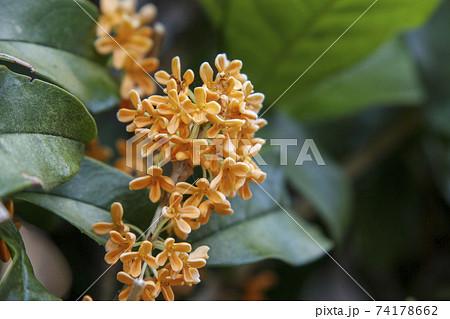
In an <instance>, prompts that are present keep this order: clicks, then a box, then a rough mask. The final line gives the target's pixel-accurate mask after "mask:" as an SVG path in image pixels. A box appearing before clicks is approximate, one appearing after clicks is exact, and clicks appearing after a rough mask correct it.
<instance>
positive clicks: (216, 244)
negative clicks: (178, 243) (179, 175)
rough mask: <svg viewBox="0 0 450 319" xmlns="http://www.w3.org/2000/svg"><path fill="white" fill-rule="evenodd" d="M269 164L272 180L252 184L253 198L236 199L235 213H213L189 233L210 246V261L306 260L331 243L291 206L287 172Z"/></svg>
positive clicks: (193, 239) (195, 242)
mask: <svg viewBox="0 0 450 319" xmlns="http://www.w3.org/2000/svg"><path fill="white" fill-rule="evenodd" d="M265 169H266V171H268V176H267V180H266V181H265V182H264V183H263V184H262V185H261V187H263V188H261V187H260V186H258V185H252V187H251V189H252V192H253V197H252V198H251V199H249V200H247V201H243V200H242V199H241V198H240V197H236V198H234V199H232V200H231V205H232V207H233V209H234V214H233V215H229V216H220V215H217V214H215V213H211V214H212V216H211V219H210V221H209V222H208V223H207V224H206V225H204V226H202V227H201V228H200V229H199V230H196V231H195V232H193V233H192V234H191V237H189V241H190V242H192V243H193V245H194V246H200V245H208V246H210V248H211V250H210V251H209V255H210V259H209V260H208V265H210V266H211V265H242V264H247V263H251V262H256V261H259V260H262V259H267V258H276V259H280V260H283V261H285V262H287V263H290V264H292V265H302V264H306V263H308V262H311V261H313V260H315V259H317V258H319V257H321V256H323V255H324V254H325V251H327V250H329V249H330V248H331V246H332V244H331V242H330V241H329V240H328V239H327V238H326V237H324V236H323V234H322V233H321V231H320V230H319V229H318V228H317V227H315V226H313V225H311V224H309V223H307V222H305V221H304V220H302V219H300V218H299V217H298V216H295V212H294V211H293V210H292V209H290V206H289V203H288V200H287V196H286V189H285V185H284V180H283V177H282V174H281V173H280V172H279V171H278V172H277V171H276V170H273V169H270V168H269V167H267V166H266V167H265ZM266 192H267V193H268V194H270V196H269V195H268V194H267V193H266ZM271 197H273V199H272V198H271ZM277 202H278V203H279V204H280V205H281V206H282V207H283V208H285V209H286V211H287V212H288V213H289V215H291V216H292V218H295V220H296V222H297V223H299V224H300V225H301V226H302V227H303V229H302V228H301V227H300V226H299V225H297V224H296V222H295V221H294V220H292V218H291V217H290V216H289V215H288V214H287V213H286V212H284V211H283V210H282V209H281V208H280V207H279V206H278V204H277ZM306 232H308V233H309V234H310V235H311V236H312V237H313V238H314V239H315V240H316V241H317V243H316V242H314V240H312V239H311V238H310V237H309V236H308V234H307V233H306ZM319 245H320V246H319ZM322 248H323V249H322ZM324 250H325V251H324Z"/></svg>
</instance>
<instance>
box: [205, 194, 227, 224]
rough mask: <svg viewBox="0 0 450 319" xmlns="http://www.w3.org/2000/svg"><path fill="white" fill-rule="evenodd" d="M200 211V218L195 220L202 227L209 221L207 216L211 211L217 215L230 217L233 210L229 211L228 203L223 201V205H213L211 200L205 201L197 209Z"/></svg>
mask: <svg viewBox="0 0 450 319" xmlns="http://www.w3.org/2000/svg"><path fill="white" fill-rule="evenodd" d="M198 209H199V210H200V217H199V218H198V219H197V220H198V221H199V222H200V223H201V224H202V225H204V224H206V223H207V222H208V221H209V216H210V214H211V212H212V211H214V212H216V213H217V214H219V215H231V214H233V209H231V204H230V202H229V201H227V200H225V201H224V202H223V203H214V202H213V201H211V200H209V199H208V200H205V201H204V202H203V203H201V204H200V206H199V207H198Z"/></svg>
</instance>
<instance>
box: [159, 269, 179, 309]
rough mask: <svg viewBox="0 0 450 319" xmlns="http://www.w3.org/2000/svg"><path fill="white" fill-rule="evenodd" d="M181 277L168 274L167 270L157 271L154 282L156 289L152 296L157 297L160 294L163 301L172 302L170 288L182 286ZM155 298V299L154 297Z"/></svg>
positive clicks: (173, 298)
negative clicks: (156, 277)
mask: <svg viewBox="0 0 450 319" xmlns="http://www.w3.org/2000/svg"><path fill="white" fill-rule="evenodd" d="M182 277H183V276H182V275H175V278H174V276H173V275H171V274H170V271H169V269H167V268H162V269H160V270H158V279H157V280H156V285H155V286H156V289H155V293H154V295H156V296H157V295H159V293H160V292H162V294H163V296H164V299H165V300H167V301H174V300H175V295H174V293H173V290H172V286H179V285H182V284H183V278H182ZM155 298H156V297H155Z"/></svg>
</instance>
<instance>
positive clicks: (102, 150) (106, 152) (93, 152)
mask: <svg viewBox="0 0 450 319" xmlns="http://www.w3.org/2000/svg"><path fill="white" fill-rule="evenodd" d="M84 155H86V156H89V157H92V158H93V159H96V160H97V161H101V162H105V161H107V160H108V159H110V158H111V156H112V151H111V149H110V148H109V147H107V146H102V145H100V142H99V140H98V138H96V139H95V140H92V141H90V142H89V143H88V144H87V145H86V151H85V153H84Z"/></svg>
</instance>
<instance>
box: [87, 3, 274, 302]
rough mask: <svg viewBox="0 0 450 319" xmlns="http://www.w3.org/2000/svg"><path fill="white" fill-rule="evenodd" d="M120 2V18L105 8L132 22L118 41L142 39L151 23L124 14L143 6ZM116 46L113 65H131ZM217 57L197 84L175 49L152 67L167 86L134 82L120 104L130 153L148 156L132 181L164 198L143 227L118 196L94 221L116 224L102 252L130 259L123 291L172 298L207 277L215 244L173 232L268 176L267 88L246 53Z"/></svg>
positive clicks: (226, 211) (199, 221)
mask: <svg viewBox="0 0 450 319" xmlns="http://www.w3.org/2000/svg"><path fill="white" fill-rule="evenodd" d="M117 8H119V9H117ZM117 8H116V9H115V10H113V11H114V12H116V13H117V12H122V13H121V17H122V18H121V19H116V18H115V16H111V17H110V18H108V19H106V18H104V17H102V19H103V20H104V21H106V22H103V23H104V24H105V25H107V26H108V25H113V24H114V23H116V22H111V21H122V22H121V23H125V24H122V25H121V26H120V28H119V29H118V31H117V36H116V37H115V39H116V40H117V42H119V43H120V44H121V46H120V48H124V49H131V50H137V49H138V48H137V45H136V44H137V43H141V44H142V47H143V44H144V41H143V38H144V37H141V35H142V34H143V33H144V31H145V29H144V31H142V30H141V31H139V30H140V28H144V27H142V26H140V27H137V28H135V29H133V32H131V31H130V30H131V26H133V24H132V23H131V22H130V23H128V22H126V21H127V20H128V19H131V20H134V21H142V20H143V19H142V17H141V14H142V13H141V12H142V10H143V9H141V11H139V13H135V11H131V12H128V13H125V14H124V13H123V12H126V10H128V9H127V7H126V6H125V2H123V3H122V6H119V7H117ZM102 11H103V12H104V13H105V12H106V11H105V10H103V9H102ZM124 16H125V18H124ZM102 19H101V20H102ZM144 20H145V19H144ZM124 21H125V22H124ZM127 23H128V24H127ZM135 25H140V24H139V23H136V24H135ZM121 28H123V29H124V30H128V31H129V32H128V33H126V32H125V31H124V30H122V29H121ZM102 39H103V40H102ZM140 41H141V42H140ZM105 43H106V44H108V43H110V42H109V40H108V39H107V38H105V37H103V38H100V39H99V40H98V42H97V48H99V45H100V47H102V46H105ZM107 46H108V45H106V46H105V47H107ZM112 47H113V46H112V44H111V50H109V51H107V50H103V52H104V53H108V52H112V53H113V61H115V62H114V65H116V67H117V66H119V65H121V66H123V65H125V64H124V63H123V64H120V62H121V61H122V58H121V57H122V56H123V52H119V50H116V49H117V47H114V48H115V49H112ZM142 47H141V49H142ZM137 51H139V50H137ZM143 51H145V50H143ZM134 54H135V53H134ZM122 62H123V61H122ZM215 67H216V70H217V72H216V73H215V72H214V70H213V68H212V67H211V65H210V64H209V63H207V62H205V63H203V64H202V65H201V67H200V72H199V74H200V78H199V79H198V81H197V82H198V83H199V85H198V86H194V80H195V74H194V72H193V71H192V70H190V69H189V70H187V71H184V72H182V68H181V62H180V58H179V57H175V58H173V60H172V65H171V72H166V71H158V72H156V73H155V79H156V81H157V82H158V83H159V84H160V86H161V87H162V88H163V92H162V94H161V95H156V94H153V92H152V93H150V94H149V95H150V96H148V97H146V98H142V96H143V95H142V93H143V92H142V90H141V91H138V90H134V89H133V90H131V91H130V93H129V100H130V103H131V104H132V108H121V109H120V110H119V112H118V113H117V118H118V120H119V121H120V122H123V123H128V125H127V127H126V130H127V131H128V132H130V133H133V134H134V135H135V137H133V139H132V140H133V141H139V142H138V143H134V144H135V145H134V148H133V155H137V153H138V154H139V155H140V158H144V159H146V164H147V165H146V169H145V170H144V172H143V174H141V175H138V176H139V177H137V178H135V179H134V180H132V181H131V182H130V185H129V187H130V189H131V190H141V189H145V188H148V189H149V199H150V201H151V202H154V203H156V202H159V205H158V208H157V209H156V211H155V213H154V216H153V220H152V222H151V224H150V226H149V227H148V229H147V230H146V231H145V232H143V231H141V230H139V229H138V228H137V227H136V226H133V225H129V224H125V223H124V222H123V221H122V217H123V208H122V205H121V204H120V203H114V204H113V205H112V207H111V217H112V223H105V222H101V223H97V224H95V225H94V226H93V229H94V231H95V232H96V233H97V234H100V235H105V234H109V240H108V242H107V243H106V247H105V248H106V251H107V253H106V255H105V261H106V262H107V263H109V264H115V263H117V262H118V261H119V260H120V261H121V262H122V264H123V271H121V272H119V273H118V275H117V279H118V281H120V282H121V283H123V284H124V285H125V286H126V287H125V288H124V289H123V290H122V291H121V293H120V294H119V300H155V299H156V298H157V297H158V296H159V295H160V294H162V295H163V296H164V298H165V299H166V300H174V293H173V290H172V287H174V286H179V285H187V286H191V285H193V284H197V283H198V282H200V275H199V271H198V269H199V268H201V267H203V266H205V264H206V261H207V259H208V254H207V253H208V250H209V247H207V246H200V247H198V248H197V249H195V250H193V251H192V247H191V245H190V244H189V243H187V242H177V241H176V239H175V238H179V239H181V240H185V239H186V238H187V237H188V236H189V234H190V233H191V232H192V231H193V230H196V229H198V228H199V227H201V226H202V225H204V224H206V223H207V222H208V221H209V219H210V215H211V212H215V213H217V214H221V215H230V214H233V209H232V208H231V204H230V202H229V201H228V199H227V198H232V197H234V196H236V195H239V196H240V197H241V198H242V199H244V200H246V199H249V198H250V197H251V196H252V193H251V191H250V187H249V183H262V182H263V181H264V179H265V177H266V174H265V173H264V172H262V171H261V170H260V169H259V167H258V166H257V165H256V163H255V161H254V156H255V155H256V154H257V153H258V152H259V150H260V149H261V147H262V145H263V144H264V142H265V141H264V140H263V139H261V138H257V137H256V136H255V134H256V132H257V131H258V130H259V129H260V128H262V127H263V126H264V125H266V124H267V122H266V121H265V120H264V119H260V118H259V117H258V112H259V111H260V109H261V108H262V103H263V100H264V95H263V94H261V93H255V92H254V91H253V85H252V83H251V82H250V81H248V79H247V76H246V75H245V74H243V73H241V69H242V62H241V61H239V60H233V61H230V60H228V58H227V56H226V55H225V54H219V55H218V56H217V57H216V59H215ZM133 76H134V75H133ZM147 92H148V91H146V93H147ZM136 145H138V146H136ZM135 158H136V156H135ZM122 164H123V163H122ZM166 164H167V165H166ZM163 167H164V170H163ZM197 168H198V169H197ZM194 169H195V171H196V173H195V174H194ZM195 177H198V178H197V179H195ZM188 181H191V182H188ZM137 236H138V237H137ZM141 238H142V240H141Z"/></svg>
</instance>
